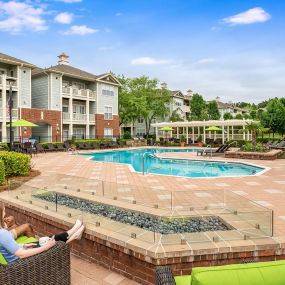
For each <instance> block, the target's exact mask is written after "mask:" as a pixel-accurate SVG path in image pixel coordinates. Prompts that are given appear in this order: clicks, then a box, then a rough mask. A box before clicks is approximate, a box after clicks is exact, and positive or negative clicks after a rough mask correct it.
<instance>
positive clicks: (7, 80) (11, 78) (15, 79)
mask: <svg viewBox="0 0 285 285" xmlns="http://www.w3.org/2000/svg"><path fill="white" fill-rule="evenodd" d="M9 80H13V81H10V82H9ZM3 83H4V80H3V76H0V89H2V88H3ZM10 84H11V85H12V88H13V90H17V88H18V80H17V78H16V77H9V76H6V90H9V88H10Z"/></svg>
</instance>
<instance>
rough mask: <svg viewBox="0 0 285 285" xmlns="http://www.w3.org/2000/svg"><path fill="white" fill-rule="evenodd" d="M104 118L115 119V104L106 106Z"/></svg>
mask: <svg viewBox="0 0 285 285" xmlns="http://www.w3.org/2000/svg"><path fill="white" fill-rule="evenodd" d="M104 120H108V121H110V120H113V106H108V105H105V106H104Z"/></svg>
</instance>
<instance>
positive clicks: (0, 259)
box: [0, 236, 38, 265]
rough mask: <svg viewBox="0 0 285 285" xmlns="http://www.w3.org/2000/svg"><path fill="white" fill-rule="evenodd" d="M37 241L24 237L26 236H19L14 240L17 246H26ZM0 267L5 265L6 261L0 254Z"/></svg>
mask: <svg viewBox="0 0 285 285" xmlns="http://www.w3.org/2000/svg"><path fill="white" fill-rule="evenodd" d="M37 241H38V240H37V239H36V238H33V237H26V236H20V237H18V238H17V239H16V242H17V243H18V244H27V243H33V242H37ZM0 265H7V261H6V259H5V258H4V257H3V255H2V254H1V253H0Z"/></svg>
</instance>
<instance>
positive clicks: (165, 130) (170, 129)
mask: <svg viewBox="0 0 285 285" xmlns="http://www.w3.org/2000/svg"><path fill="white" fill-rule="evenodd" d="M159 130H160V131H163V132H165V133H166V138H167V132H171V131H173V128H171V127H162V128H160V129H159Z"/></svg>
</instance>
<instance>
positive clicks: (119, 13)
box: [115, 12, 123, 16]
mask: <svg viewBox="0 0 285 285" xmlns="http://www.w3.org/2000/svg"><path fill="white" fill-rule="evenodd" d="M115 15H116V16H122V15H123V13H121V12H118V13H116V14H115Z"/></svg>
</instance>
